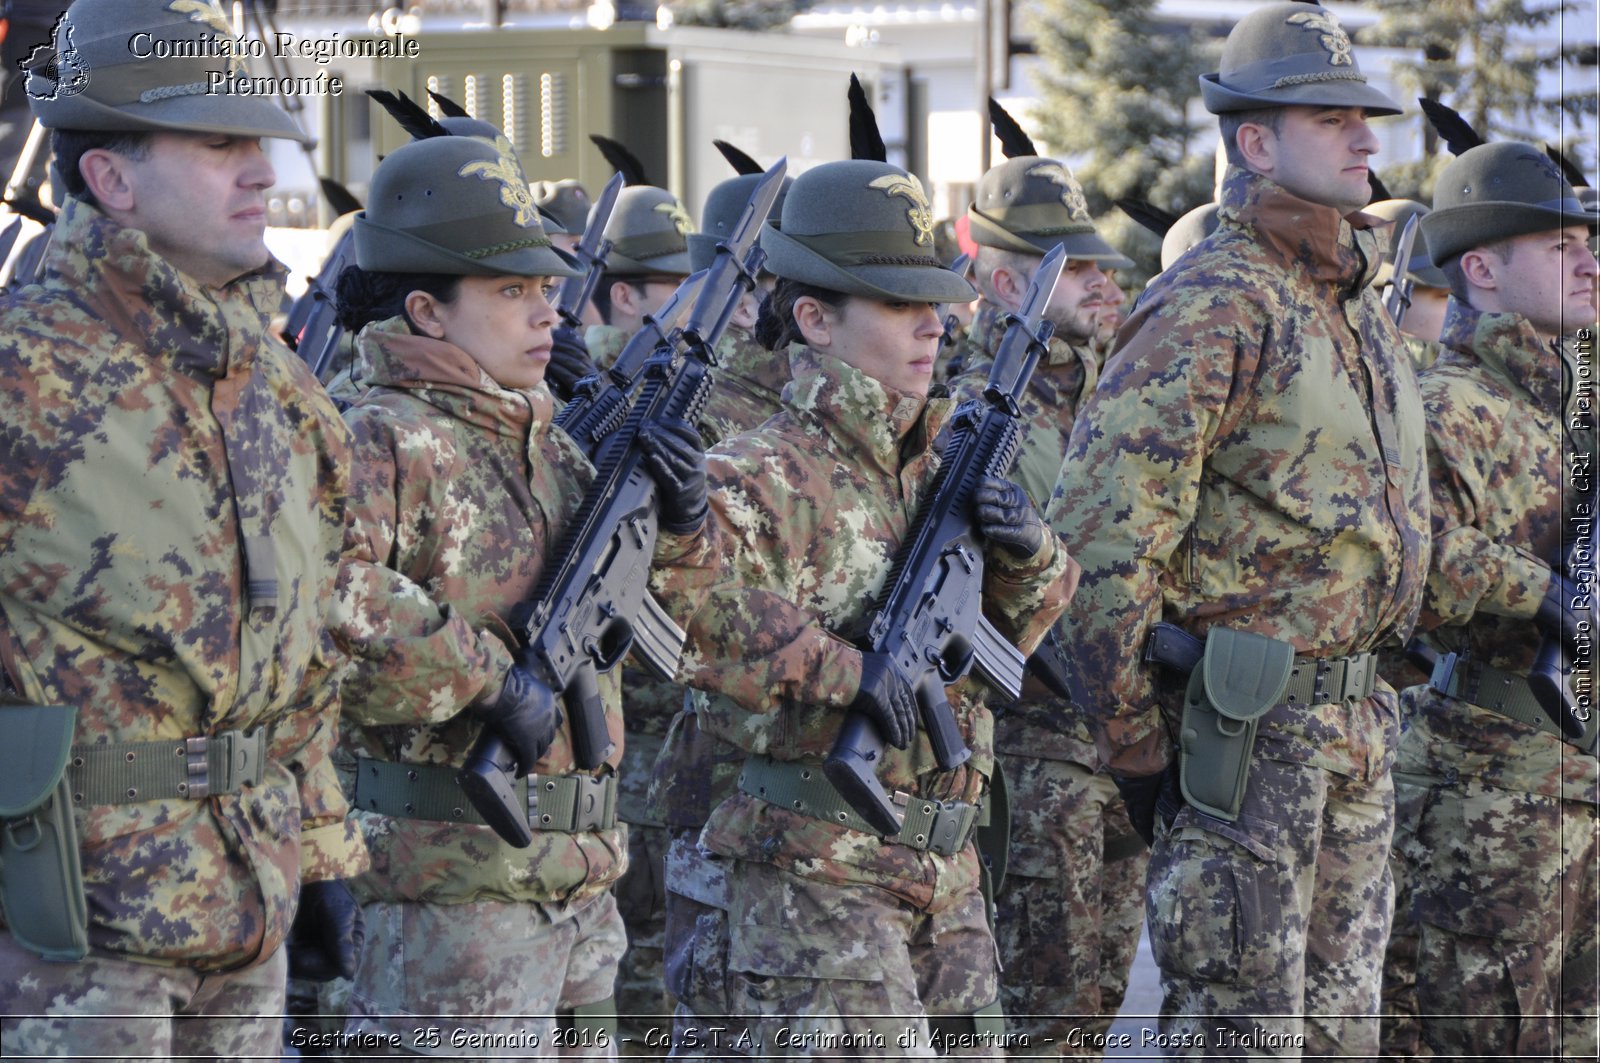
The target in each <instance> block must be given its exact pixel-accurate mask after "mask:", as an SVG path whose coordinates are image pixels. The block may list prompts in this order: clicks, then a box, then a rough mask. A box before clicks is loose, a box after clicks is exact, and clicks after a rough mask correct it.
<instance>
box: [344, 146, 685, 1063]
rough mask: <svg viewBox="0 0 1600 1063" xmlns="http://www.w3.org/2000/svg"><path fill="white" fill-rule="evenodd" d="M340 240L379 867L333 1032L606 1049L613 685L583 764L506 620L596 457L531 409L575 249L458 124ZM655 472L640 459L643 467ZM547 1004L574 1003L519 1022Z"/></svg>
mask: <svg viewBox="0 0 1600 1063" xmlns="http://www.w3.org/2000/svg"><path fill="white" fill-rule="evenodd" d="M355 234H356V235H355V243H356V261H357V263H358V264H359V265H358V266H357V267H355V268H352V269H350V270H348V271H347V272H346V273H345V275H344V276H343V277H342V278H341V279H340V283H339V301H340V306H341V311H342V313H343V314H344V315H345V317H346V318H347V322H346V324H347V327H349V328H350V329H351V330H352V331H354V329H355V328H358V327H362V326H364V327H363V328H362V331H361V333H360V336H359V337H358V339H357V365H358V366H360V367H361V371H362V372H364V373H365V374H366V377H367V379H366V380H365V381H363V384H364V385H365V389H364V391H363V393H362V396H361V398H360V399H359V400H358V401H357V402H356V404H355V405H354V406H353V407H351V409H350V410H349V411H348V412H347V414H346V419H347V420H348V421H349V423H350V426H351V428H352V430H353V433H354V436H355V463H354V464H355V468H354V470H353V475H352V484H353V486H352V496H353V497H352V499H351V503H350V505H351V513H352V523H353V533H352V534H353V537H354V538H355V539H356V540H357V541H356V543H355V555H356V557H357V560H356V561H354V562H352V563H349V564H347V566H346V567H345V570H344V572H343V574H342V576H341V581H340V589H341V607H342V609H343V617H342V621H343V635H344V641H345V642H346V644H347V646H348V649H349V651H350V653H351V656H352V657H353V658H354V667H353V669H352V672H351V674H350V675H349V677H348V678H347V680H346V682H345V686H344V688H343V697H344V711H345V714H346V726H347V731H348V734H349V741H350V744H351V745H353V746H354V747H355V749H356V750H357V751H358V753H359V760H358V764H357V781H356V790H355V796H354V800H353V802H352V803H353V804H354V805H355V807H356V808H357V810H358V815H359V816H360V818H361V821H362V826H363V828H364V830H365V833H366V836H367V838H368V840H369V844H370V846H371V848H372V851H373V853H374V860H373V865H372V870H371V873H370V874H368V875H366V876H365V877H363V878H362V879H361V880H360V881H359V882H358V883H356V889H357V890H358V892H359V893H360V894H361V895H362V897H363V900H364V901H365V902H366V904H365V909H364V910H365V915H366V927H367V934H366V949H365V952H364V954H363V956H362V959H361V962H360V966H359V969H358V971H357V973H356V978H355V986H354V990H353V993H352V997H351V1002H350V1018H349V1021H348V1024H347V1026H346V1030H347V1032H349V1033H355V1032H358V1031H359V1032H374V1033H380V1034H384V1035H398V1036H399V1037H400V1038H401V1039H402V1043H403V1044H404V1046H405V1047H406V1048H407V1049H409V1050H410V1051H413V1052H420V1053H429V1052H440V1053H445V1054H450V1055H455V1056H459V1055H462V1054H463V1053H462V1048H464V1047H467V1048H471V1047H476V1048H479V1049H496V1050H500V1051H503V1050H504V1049H506V1048H519V1047H526V1048H528V1049H530V1050H533V1049H537V1051H530V1052H529V1055H542V1054H543V1053H546V1052H548V1051H549V1049H550V1048H551V1047H552V1046H554V1047H556V1048H558V1049H563V1050H566V1052H567V1054H585V1055H587V1054H593V1055H599V1056H610V1055H613V1054H614V1051H615V1050H614V1047H613V1046H611V1045H610V1043H609V1037H608V1035H607V1034H606V1033H605V1032H604V1030H603V1027H604V1025H605V1019H606V1017H607V1016H608V1015H609V1012H610V998H611V993H612V981H613V978H614V977H615V974H616V966H617V960H618V957H619V956H621V954H622V950H623V947H624V944H625V941H624V937H623V930H622V923H621V921H620V919H619V918H618V916H617V911H616V905H615V903H614V901H613V900H612V897H611V894H610V887H611V884H612V883H613V882H615V881H616V879H617V878H618V877H619V876H620V875H621V873H622V871H623V868H624V866H625V863H626V860H625V853H626V842H625V828H623V827H622V826H621V825H620V824H618V823H617V822H616V817H615V793H616V777H615V774H614V773H615V770H616V766H617V759H618V757H619V756H620V752H621V737H622V721H621V711H620V701H619V695H618V690H617V685H616V682H615V680H614V679H610V680H605V679H603V680H602V689H603V693H604V695H605V699H606V706H607V722H608V725H609V730H610V733H611V737H612V738H613V740H614V741H615V742H616V747H617V748H616V752H615V753H614V754H613V756H612V758H611V760H610V761H609V762H608V763H607V764H605V765H603V766H602V767H601V768H599V769H597V770H596V771H595V772H593V773H583V772H577V771H575V770H574V760H573V750H572V744H571V737H570V731H569V729H568V728H567V727H566V726H565V725H564V721H563V719H562V715H561V712H560V711H559V709H558V708H557V707H556V705H555V703H554V700H553V698H552V696H551V692H550V691H549V690H548V689H547V688H546V687H545V686H544V685H543V684H542V683H540V682H539V680H538V679H536V678H535V677H534V676H533V675H532V674H530V673H529V672H527V671H525V670H524V669H523V668H522V667H520V666H519V665H516V664H514V663H513V654H512V651H511V649H510V648H509V647H511V646H514V645H515V644H516V643H515V639H514V636H513V635H512V631H511V629H510V627H509V626H508V623H507V618H508V617H509V615H510V614H511V612H512V610H513V609H514V608H515V607H516V606H517V605H518V604H519V603H521V602H524V601H526V600H527V599H528V598H530V597H531V596H532V594H533V592H534V589H535V583H536V581H537V578H538V576H539V573H540V570H541V568H542V566H543V563H544V560H545V555H546V553H547V552H548V551H549V549H550V548H551V547H552V545H554V543H555V541H556V538H557V536H558V535H559V533H560V531H561V529H562V527H563V525H564V524H565V523H567V522H568V521H569V520H570V519H571V518H572V517H573V515H574V512H575V510H576V509H577V507H578V505H579V503H580V501H581V500H582V497H583V493H584V489H585V486H586V485H587V484H588V482H589V481H590V480H591V478H592V476H593V468H592V467H591V466H590V464H589V462H588V460H587V459H586V458H585V457H584V456H583V454H582V452H581V451H580V450H579V449H578V447H577V446H576V445H574V444H573V442H572V441H571V440H570V439H569V438H567V436H566V435H565V434H563V433H562V432H560V431H559V430H553V429H552V428H551V427H550V419H551V413H552V400H551V398H550V394H549V391H548V390H547V388H546V387H545V384H544V371H545V365H546V364H547V362H548V361H549V356H550V344H551V337H550V333H551V327H552V326H553V325H554V324H555V321H556V314H555V312H554V310H553V309H552V308H551V306H550V304H549V302H548V301H547V296H548V295H549V292H550V278H551V277H560V276H571V275H572V274H573V273H574V272H575V271H576V267H575V266H574V265H573V263H572V261H571V260H570V259H568V258H567V257H565V256H564V255H562V254H559V253H558V252H557V251H556V250H555V249H553V248H552V247H551V246H550V241H549V240H548V238H546V236H545V234H544V232H543V229H542V228H541V226H540V223H539V218H538V213H537V211H536V210H535V209H534V205H533V202H532V200H531V198H530V197H529V194H528V186H527V182H526V180H525V179H524V177H523V176H522V171H521V167H520V166H519V165H518V164H517V162H516V160H515V159H513V158H509V157H507V156H505V155H502V154H501V152H500V151H499V150H497V149H496V148H495V147H494V146H493V145H491V144H488V143H486V142H484V141H482V140H480V139H477V138H472V137H435V138H432V139H428V140H421V141H416V142H413V143H411V144H408V145H406V146H404V147H402V148H400V149H399V150H397V151H395V152H394V153H393V154H391V155H389V156H388V157H387V158H386V159H385V160H384V162H383V164H382V165H381V166H379V168H378V170H377V172H376V174H375V175H374V178H373V184H372V195H371V198H370V201H369V205H368V208H367V210H366V212H365V213H364V214H362V215H361V216H360V217H359V218H357V220H356V222H355ZM680 449H681V452H682V453H684V455H685V457H684V464H683V465H682V466H681V467H678V466H673V467H672V468H673V469H675V470H676V471H677V472H681V473H684V474H685V475H687V474H688V473H689V472H690V471H691V466H693V465H694V464H695V463H696V458H695V456H694V454H693V452H692V449H691V448H687V447H685V448H680ZM666 469H667V466H665V465H663V464H661V463H659V462H658V463H656V466H655V468H654V469H653V470H652V471H653V472H655V473H656V474H657V479H658V481H659V480H660V479H661V477H662V476H664V475H666V472H665V471H664V470H666ZM690 479H691V480H692V479H693V477H690ZM696 486H698V489H699V494H698V496H697V494H696V491H695V487H696ZM661 494H662V496H663V498H664V501H663V503H662V512H661V515H660V516H661V525H662V529H663V535H662V540H661V541H662V542H663V543H670V542H674V541H676V540H675V539H674V537H673V535H672V534H670V533H672V532H675V531H682V532H692V531H694V530H695V529H696V528H697V527H698V526H699V524H700V523H702V518H703V514H704V509H705V502H704V479H703V476H702V477H701V478H700V479H699V480H698V482H697V483H686V482H682V481H680V480H674V481H673V482H672V484H671V486H670V487H666V486H664V487H663V490H662V492H661ZM485 727H488V728H490V729H492V730H493V731H495V732H497V733H498V734H499V736H500V737H501V738H502V739H503V740H504V741H505V742H506V744H507V745H508V746H509V747H510V748H511V749H512V750H513V751H514V752H515V753H516V756H517V761H518V764H519V765H521V766H522V767H521V769H520V770H521V771H523V772H524V773H525V774H526V772H527V771H528V769H529V768H530V767H531V768H532V770H533V774H532V775H531V776H528V777H527V779H526V781H525V783H523V784H522V785H525V786H527V787H528V788H530V789H534V790H535V792H536V795H537V796H536V800H537V807H538V808H539V810H540V813H541V814H540V815H539V816H537V817H533V816H530V823H529V825H530V827H532V828H533V833H534V842H533V844H532V846H531V847H530V848H527V849H515V848H512V847H511V846H509V845H507V844H505V843H504V842H502V841H501V840H500V839H499V837H498V836H497V835H496V834H495V833H494V832H493V831H492V830H491V829H490V828H488V827H486V826H483V825H482V820H481V819H479V818H478V816H477V814H476V813H475V812H474V810H473V808H472V806H471V804H470V803H469V802H468V801H467V799H466V797H465V795H464V794H463V793H462V791H461V789H460V787H459V786H458V785H457V783H456V781H455V774H456V770H457V769H458V768H459V767H460V765H461V764H462V762H463V761H464V759H465V757H466V754H467V752H468V750H469V749H470V748H471V746H472V744H473V742H474V741H475V739H476V738H477V736H478V734H479V732H480V731H481V730H482V729H483V728H485ZM558 1012H560V1013H564V1014H568V1015H570V1016H572V1017H574V1018H571V1019H569V1020H568V1021H567V1022H565V1023H564V1024H562V1025H560V1026H557V1025H556V1024H555V1023H554V1022H552V1021H551V1020H550V1019H548V1018H546V1019H543V1020H541V1019H539V1018H538V1016H546V1017H548V1016H552V1015H555V1014H557V1013H558ZM435 1016H451V1018H450V1019H449V1020H448V1021H439V1020H437V1019H435V1018H433V1017H435ZM517 1016H522V1018H517ZM530 1016H532V1018H530ZM419 1027H420V1028H419ZM452 1031H456V1032H457V1033H458V1034H459V1037H457V1039H456V1041H455V1043H452V1042H451V1032H452ZM574 1050H576V1051H574ZM466 1054H467V1055H473V1054H475V1053H472V1052H468V1053H466ZM484 1054H488V1055H497V1058H498V1054H497V1053H496V1052H487V1053H484Z"/></svg>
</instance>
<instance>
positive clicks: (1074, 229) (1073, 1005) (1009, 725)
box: [953, 156, 1147, 1056]
mask: <svg viewBox="0 0 1600 1063" xmlns="http://www.w3.org/2000/svg"><path fill="white" fill-rule="evenodd" d="M968 218H969V220H970V224H971V226H972V238H973V239H974V240H976V241H977V242H978V256H977V263H976V269H977V276H978V290H979V291H981V292H982V293H983V301H982V302H980V303H979V306H978V313H977V316H976V317H975V319H974V322H973V328H972V331H971V332H970V333H969V334H968V337H967V345H968V353H967V355H966V359H965V361H966V364H967V366H968V367H969V368H968V370H967V372H966V374H965V375H964V376H962V377H961V378H959V379H958V380H957V381H956V382H955V383H954V384H953V388H954V390H955V391H956V393H957V395H958V396H960V397H975V396H977V395H979V394H981V393H982V391H983V388H984V385H985V384H986V383H987V382H988V379H989V372H990V370H991V368H992V367H993V352H994V349H995V346H996V345H997V344H998V343H999V341H1000V337H1001V336H1002V334H1003V333H1004V331H1005V325H1006V315H1007V314H1009V313H1012V312H1014V311H1016V310H1017V309H1018V308H1020V307H1021V305H1022V299H1023V296H1024V294H1025V293H1026V291H1027V286H1028V283H1029V282H1030V281H1031V280H1032V277H1033V274H1034V272H1035V271H1036V270H1037V269H1038V267H1039V263H1040V261H1041V259H1042V257H1043V255H1044V253H1045V252H1046V251H1049V250H1050V249H1051V248H1053V247H1055V246H1057V245H1060V246H1062V247H1064V248H1065V250H1066V252H1067V254H1068V256H1069V257H1068V259H1067V262H1066V265H1065V267H1064V268H1063V270H1062V273H1061V279H1060V281H1059V282H1057V284H1056V289H1055V294H1054V295H1053V296H1052V298H1051V300H1050V303H1049V305H1048V306H1047V307H1046V308H1045V313H1044V316H1045V318H1046V319H1047V320H1049V321H1050V322H1051V323H1053V324H1054V325H1055V335H1054V336H1053V337H1052V339H1051V340H1050V346H1049V349H1048V351H1046V353H1045V354H1044V356H1043V357H1041V358H1040V359H1039V364H1038V365H1037V366H1036V367H1035V368H1034V371H1033V377H1032V379H1031V380H1030V381H1029V383H1028V390H1027V392H1026V393H1025V394H1024V395H1023V398H1022V403H1021V406H1022V436H1021V446H1020V450H1019V453H1018V455H1017V463H1016V467H1015V472H1014V475H1015V476H1016V479H1017V482H1018V483H1019V484H1020V485H1021V486H1022V489H1023V490H1025V491H1027V492H1028V494H1029V496H1030V497H1032V498H1035V499H1038V500H1040V502H1041V503H1042V502H1045V501H1048V500H1049V498H1050V491H1051V489H1052V488H1053V487H1054V486H1055V482H1056V477H1057V476H1058V475H1059V473H1060V471H1061V459H1062V457H1063V456H1064V455H1065V454H1066V452H1067V438H1068V436H1069V435H1070V434H1071V431H1072V423H1073V418H1074V416H1075V415H1076V414H1077V412H1078V410H1079V409H1080V407H1081V405H1082V403H1083V401H1084V399H1085V398H1086V397H1087V396H1088V394H1089V393H1090V392H1092V391H1093V390H1094V385H1095V381H1096V379H1097V377H1098V375H1099V359H1098V358H1097V357H1096V354H1095V350H1094V343H1095V338H1096V335H1097V333H1098V331H1099V327H1100V317H1101V315H1102V314H1103V313H1104V312H1105V311H1106V309H1107V308H1106V302H1105V289H1106V283H1107V280H1106V275H1105V273H1104V272H1103V270H1104V269H1107V268H1111V267H1112V266H1113V265H1114V264H1117V263H1120V262H1124V261H1126V260H1125V259H1123V257H1122V256H1121V255H1119V254H1118V253H1117V252H1116V251H1115V250H1113V249H1112V248H1111V247H1110V245H1108V244H1107V243H1106V242H1105V241H1104V240H1102V239H1101V238H1100V237H1099V235H1098V234H1096V232H1095V229H1094V224H1093V223H1092V222H1091V221H1090V219H1089V211H1088V207H1087V205H1086V204H1085V202H1084V197H1083V190H1082V188H1080V187H1079V185H1078V182H1077V181H1076V180H1075V179H1074V178H1073V176H1072V174H1071V173H1069V172H1068V171H1067V168H1066V167H1065V166H1063V165H1062V164H1061V163H1059V162H1057V161H1055V160H1054V159H1044V158H1038V157H1036V156H1022V157H1018V158H1014V159H1008V160H1007V161H1006V162H1004V163H1001V164H1000V165H999V166H996V167H995V168H994V169H992V170H990V171H989V172H988V173H987V174H985V175H984V176H983V179H982V180H981V181H979V182H978V189H977V196H976V202H974V203H973V205H972V206H971V208H970V209H969V211H968ZM997 717H998V718H997V719H996V721H995V751H996V752H997V753H998V754H999V759H1000V765H1001V767H1002V768H1004V769H1005V774H1006V790H1007V795H1008V801H1009V804H1010V808H1011V831H1010V840H1011V847H1010V853H1009V855H1008V857H1007V860H1006V874H1005V881H1004V883H1003V886H1002V888H1001V889H1000V891H999V893H998V894H997V895H996V897H995V939H996V941H997V942H998V944H999V946H1000V966H1001V972H1002V974H1001V999H1002V1000H1003V1001H1004V1002H1005V1009H1006V1014H1007V1015H1010V1016H1017V1017H1018V1018H1014V1019H1013V1020H1012V1024H1011V1025H1012V1027H1013V1029H1015V1030H1017V1031H1018V1032H1020V1033H1024V1034H1026V1035H1027V1036H1028V1043H1027V1047H1026V1051H1027V1052H1029V1053H1033V1052H1051V1053H1056V1052H1073V1051H1075V1049H1073V1048H1071V1047H1069V1044H1068V1034H1069V1033H1070V1032H1071V1031H1073V1030H1082V1031H1093V1032H1094V1033H1096V1034H1104V1033H1105V1032H1106V1031H1107V1030H1108V1029H1109V1028H1110V1026H1111V1023H1112V1020H1114V1019H1115V1018H1116V1014H1117V1009H1118V1007H1119V1006H1120V1005H1121V1003H1122V995H1123V992H1124V991H1125V990H1126V989H1127V986H1128V971H1129V969H1130V968H1131V967H1132V966H1133V957H1134V953H1135V952H1136V951H1137V949H1138V945H1139V927H1140V925H1141V924H1142V923H1143V921H1144V871H1145V864H1146V862H1147V855H1146V849H1145V845H1144V843H1143V842H1142V841H1141V840H1140V839H1139V836H1138V835H1137V834H1135V833H1134V831H1133V826H1132V824H1130V823H1129V822H1128V813H1127V809H1126V808H1125V807H1124V806H1123V803H1122V798H1121V796H1120V795H1118V793H1117V788H1116V785H1115V784H1114V783H1112V781H1111V776H1110V775H1109V774H1107V773H1106V772H1105V771H1104V770H1103V769H1102V767H1101V763H1100V757H1099V754H1098V753H1097V752H1096V751H1095V747H1094V742H1093V740H1092V739H1091V738H1090V736H1089V727H1088V722H1087V721H1086V719H1085V718H1084V716H1083V715H1082V713H1081V712H1080V711H1079V710H1078V709H1077V707H1076V706H1074V705H1072V704H1071V703H1070V702H1069V701H1067V700H1066V699H1065V698H1063V697H1061V696H1059V695H1057V694H1053V693H1051V691H1050V690H1049V688H1047V687H1046V686H1045V685H1044V683H1042V682H1041V681H1040V680H1039V679H1038V678H1036V677H1035V676H1031V675H1030V676H1029V677H1028V678H1027V679H1026V680H1025V682H1024V685H1023V695H1022V698H1021V699H1020V700H1018V701H1017V702H1015V703H1014V704H1009V705H1006V706H1004V708H1003V710H1000V711H998V712H997ZM1082 1047H1083V1049H1084V1050H1087V1051H1088V1052H1090V1053H1091V1054H1092V1055H1095V1056H1098V1055H1099V1054H1100V1049H1099V1048H1097V1047H1095V1044H1094V1041H1093V1040H1092V1039H1090V1040H1088V1041H1087V1042H1086V1043H1085V1044H1084V1045H1083V1046H1082Z"/></svg>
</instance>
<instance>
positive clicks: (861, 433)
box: [783, 344, 952, 474]
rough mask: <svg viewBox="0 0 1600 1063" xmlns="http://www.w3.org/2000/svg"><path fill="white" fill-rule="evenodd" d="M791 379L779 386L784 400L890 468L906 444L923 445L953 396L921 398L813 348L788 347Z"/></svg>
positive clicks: (895, 467)
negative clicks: (881, 381)
mask: <svg viewBox="0 0 1600 1063" xmlns="http://www.w3.org/2000/svg"><path fill="white" fill-rule="evenodd" d="M789 370H790V378H791V379H790V381H789V383H788V384H787V385H786V386H785V387H784V389H783V401H784V403H785V405H787V406H789V407H791V408H792V409H794V410H795V411H796V412H798V413H799V414H800V415H801V417H803V418H805V419H806V420H809V421H812V422H815V423H817V424H819V425H821V426H822V427H823V428H824V429H825V430H826V431H827V432H828V434H829V435H831V436H832V437H833V438H834V439H835V440H837V441H838V444H839V446H840V449H841V450H843V451H845V452H847V453H852V454H859V455H860V456H861V459H862V460H863V461H864V462H865V463H867V464H870V465H872V466H874V467H876V468H878V469H881V470H883V471H884V472H888V473H891V474H896V473H898V472H899V470H900V467H901V465H903V464H904V460H903V451H904V449H905V448H906V446H907V445H908V444H909V445H911V446H913V447H920V448H924V449H925V448H926V447H927V445H928V441H929V440H932V439H933V438H934V437H935V436H936V435H937V434H938V431H939V429H940V427H941V426H942V425H943V424H944V421H945V418H946V417H947V416H948V415H949V412H950V408H951V405H952V404H951V401H950V400H949V399H946V398H929V399H926V400H924V399H922V398H921V397H920V396H917V395H910V394H906V393H905V392H900V391H895V390H894V389H892V388H888V387H885V386H884V385H883V384H881V383H879V382H878V381H877V380H874V379H873V378H872V377H870V376H868V375H867V374H865V373H863V372H861V370H859V369H857V368H855V367H854V366H851V365H848V364H846V363H845V362H842V361H840V360H839V359H837V358H835V357H833V356H832V355H827V354H822V353H820V352H818V351H814V350H812V349H811V348H810V347H807V346H805V345H804V344H795V345H793V346H791V347H790V348H789Z"/></svg>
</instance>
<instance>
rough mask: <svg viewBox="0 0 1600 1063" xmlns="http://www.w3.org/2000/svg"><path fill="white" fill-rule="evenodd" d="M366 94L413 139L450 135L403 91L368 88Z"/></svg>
mask: <svg viewBox="0 0 1600 1063" xmlns="http://www.w3.org/2000/svg"><path fill="white" fill-rule="evenodd" d="M367 95H368V96H371V97H372V98H373V99H374V100H376V101H377V102H378V105H379V106H380V107H382V108H383V109H384V110H385V111H388V112H389V117H390V118H393V119H394V120H395V121H396V122H398V123H400V128H401V129H404V130H405V131H406V132H407V133H410V134H411V137H412V139H413V140H427V139H428V138H429V137H447V136H449V135H450V130H448V129H446V128H445V127H444V126H442V125H440V124H439V120H438V119H437V118H435V117H434V116H433V115H431V114H429V113H428V112H427V110H426V109H425V108H424V107H423V106H422V105H421V104H419V103H417V101H416V100H413V99H412V98H411V97H410V96H407V95H406V94H405V93H403V92H402V93H400V94H399V95H398V96H396V95H395V94H394V93H392V92H390V91H389V90H388V89H368V90H367Z"/></svg>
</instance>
